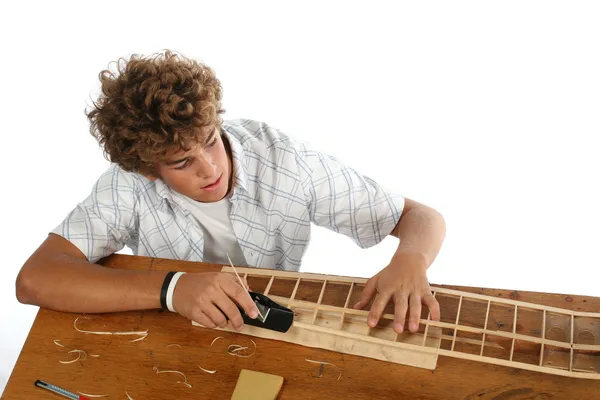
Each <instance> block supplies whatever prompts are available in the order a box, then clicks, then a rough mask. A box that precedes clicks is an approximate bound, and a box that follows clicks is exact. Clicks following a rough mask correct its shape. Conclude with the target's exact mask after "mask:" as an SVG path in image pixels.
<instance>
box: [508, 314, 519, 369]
mask: <svg viewBox="0 0 600 400" xmlns="http://www.w3.org/2000/svg"><path fill="white" fill-rule="evenodd" d="M516 333H517V305H516V304H515V316H514V318H513V335H515V334H516ZM514 352H515V338H514V337H513V338H512V340H511V344H510V358H509V360H510V361H512V359H513V353H514Z"/></svg>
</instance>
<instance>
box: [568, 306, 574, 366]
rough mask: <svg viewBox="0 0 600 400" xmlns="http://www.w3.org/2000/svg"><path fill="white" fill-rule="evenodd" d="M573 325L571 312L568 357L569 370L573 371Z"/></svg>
mask: <svg viewBox="0 0 600 400" xmlns="http://www.w3.org/2000/svg"><path fill="white" fill-rule="evenodd" d="M574 325H575V317H574V316H573V314H571V351H570V353H571V354H570V357H569V371H573V351H574V350H573V344H574V342H575V340H574V338H573V329H574Z"/></svg>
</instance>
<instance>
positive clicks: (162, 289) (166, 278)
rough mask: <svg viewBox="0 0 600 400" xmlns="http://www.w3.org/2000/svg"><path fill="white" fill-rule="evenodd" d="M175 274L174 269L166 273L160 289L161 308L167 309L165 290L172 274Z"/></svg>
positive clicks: (167, 288)
mask: <svg viewBox="0 0 600 400" xmlns="http://www.w3.org/2000/svg"><path fill="white" fill-rule="evenodd" d="M175 274H176V272H175V271H171V272H169V273H167V276H165V280H164V282H163V285H162V288H161V289H160V306H161V307H162V308H163V310H166V309H167V291H168V290H169V284H170V283H171V279H173V275H175Z"/></svg>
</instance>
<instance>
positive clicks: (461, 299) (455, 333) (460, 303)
mask: <svg viewBox="0 0 600 400" xmlns="http://www.w3.org/2000/svg"><path fill="white" fill-rule="evenodd" d="M462 301H463V297H462V296H460V300H459V301H458V310H456V323H455V325H456V326H458V322H459V321H460V310H461V309H462ZM457 333H458V329H454V335H453V336H454V337H453V338H452V347H451V348H450V351H454V344H455V343H456V335H457Z"/></svg>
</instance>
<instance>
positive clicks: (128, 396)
mask: <svg viewBox="0 0 600 400" xmlns="http://www.w3.org/2000/svg"><path fill="white" fill-rule="evenodd" d="M125 394H126V395H127V399H129V400H133V397H131V396H130V395H129V393H127V390H126V391H125Z"/></svg>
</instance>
